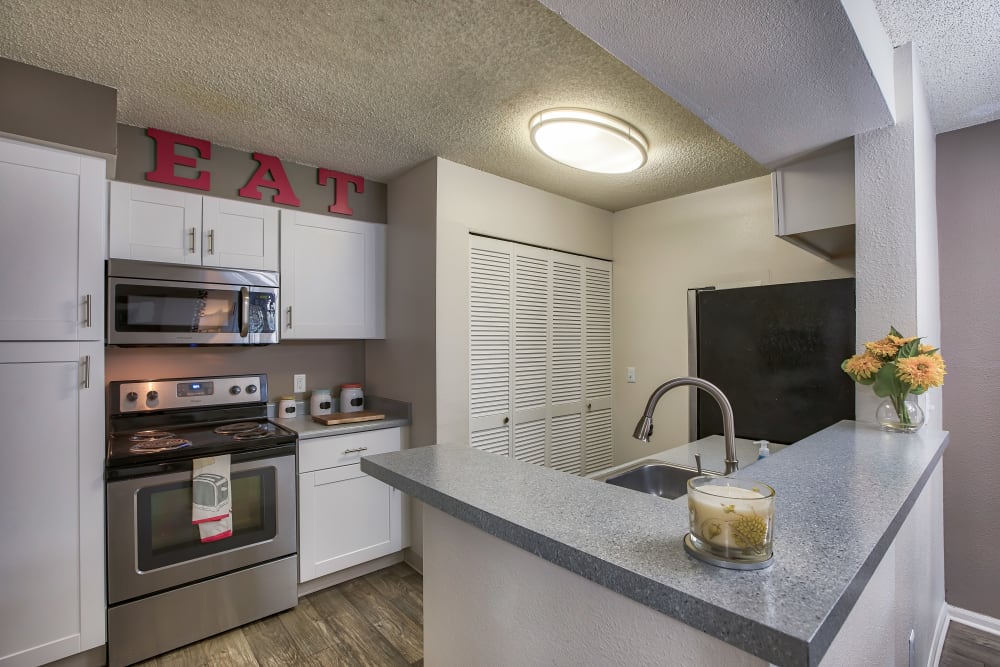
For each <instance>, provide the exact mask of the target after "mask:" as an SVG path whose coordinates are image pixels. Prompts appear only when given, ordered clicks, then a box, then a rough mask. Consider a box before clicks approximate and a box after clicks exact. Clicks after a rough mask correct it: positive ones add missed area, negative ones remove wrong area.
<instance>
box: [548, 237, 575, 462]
mask: <svg viewBox="0 0 1000 667" xmlns="http://www.w3.org/2000/svg"><path fill="white" fill-rule="evenodd" d="M551 255H552V353H551V356H550V359H551V361H550V378H551V380H550V382H551V392H550V394H549V414H550V418H551V422H550V424H551V436H550V439H549V443H550V445H549V459H548V465H549V467H552V468H555V469H557V470H564V471H566V472H571V473H577V474H578V473H580V472H582V469H583V466H582V455H583V414H582V412H583V267H582V266H581V264H580V260H581V259H582V258H580V257H576V256H573V255H565V254H563V253H556V252H552V253H551Z"/></svg>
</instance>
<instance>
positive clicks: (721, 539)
mask: <svg viewBox="0 0 1000 667" xmlns="http://www.w3.org/2000/svg"><path fill="white" fill-rule="evenodd" d="M765 488H766V487H765ZM768 491H770V489H769V488H768ZM773 500H774V496H773V492H770V493H764V492H762V491H761V490H760V489H758V488H742V487H740V486H731V485H724V484H711V483H708V484H703V485H699V486H696V487H693V490H692V491H690V492H689V493H688V508H689V510H690V515H691V532H692V533H693V534H694V536H695V537H697V538H699V539H700V540H701V541H702V542H704V543H706V544H708V545H710V546H711V547H716V548H719V549H720V550H721V551H723V552H724V553H725V554H726V555H727V556H737V557H738V556H743V555H752V554H758V553H762V552H769V551H770V544H771V526H772V524H773V519H774V502H773Z"/></svg>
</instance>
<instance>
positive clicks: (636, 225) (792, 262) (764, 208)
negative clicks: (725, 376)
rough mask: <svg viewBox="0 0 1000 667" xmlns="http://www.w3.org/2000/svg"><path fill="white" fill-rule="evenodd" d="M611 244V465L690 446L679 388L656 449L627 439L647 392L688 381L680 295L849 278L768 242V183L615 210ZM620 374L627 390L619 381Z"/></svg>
mask: <svg viewBox="0 0 1000 667" xmlns="http://www.w3.org/2000/svg"><path fill="white" fill-rule="evenodd" d="M613 239H614V291H613V299H614V314H613V324H612V331H613V332H614V336H613V339H614V343H613V344H614V351H613V358H614V383H613V384H614V417H615V425H614V428H615V462H616V463H623V462H625V461H630V460H632V459H636V458H641V457H642V456H646V455H648V454H649V453H650V452H653V451H660V450H663V449H665V448H667V447H670V446H673V445H678V444H681V443H684V442H687V441H688V440H689V438H688V393H687V392H688V390H684V391H681V390H678V391H674V392H671V393H670V394H669V395H667V396H665V397H664V398H663V400H661V401H660V404H659V406H658V407H657V411H656V429H655V434H654V436H653V438H654V440H653V442H654V443H655V445H653V444H644V443H641V442H639V441H638V440H635V439H633V438H632V437H631V436H632V429H633V428H634V427H635V422H636V420H637V419H638V417H639V415H640V414H642V410H643V407H644V406H645V403H646V399H647V398H648V397H649V394H650V393H651V392H652V391H653V389H655V388H656V386H657V385H659V384H660V383H662V382H664V381H666V380H668V379H670V378H673V377H677V376H680V375H688V356H687V350H688V348H687V344H688V340H687V290H688V289H689V288H692V287H705V286H709V285H714V286H717V287H719V286H724V285H727V284H729V285H732V284H738V283H746V282H756V283H759V284H764V285H768V284H777V283H787V282H802V281H807V280H824V279H831V278H845V277H850V276H851V275H853V271H852V267H851V262H850V261H846V262H843V261H842V262H839V263H833V262H828V261H825V260H822V259H820V258H818V257H816V256H814V255H812V254H810V253H808V252H806V251H804V250H801V249H799V248H797V247H796V246H794V245H792V244H791V243H788V242H787V241H783V240H781V239H778V238H775V236H774V221H773V217H772V198H771V181H770V177H769V176H763V177H760V178H755V179H751V180H748V181H742V182H740V183H734V184H732V185H725V186H722V187H718V188H714V189H711V190H705V191H702V192H696V193H693V194H689V195H684V196H682V197H675V198H673V199H666V200H664V201H660V202H655V203H652V204H647V205H645V206H639V207H636V208H632V209H628V210H625V211H620V212H618V213H616V214H615V215H614V223H613ZM628 366H635V367H636V375H637V382H636V383H635V384H628V383H626V382H625V369H626V367H628Z"/></svg>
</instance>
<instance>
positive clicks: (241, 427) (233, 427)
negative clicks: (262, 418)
mask: <svg viewBox="0 0 1000 667" xmlns="http://www.w3.org/2000/svg"><path fill="white" fill-rule="evenodd" d="M260 426H261V425H260V424H259V423H257V422H237V423H235V424H223V425H222V426H220V427H219V428H217V429H215V432H216V433H218V434H219V435H230V434H232V433H245V432H247V431H255V430H258V429H260Z"/></svg>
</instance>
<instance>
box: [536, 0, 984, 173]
mask: <svg viewBox="0 0 1000 667" xmlns="http://www.w3.org/2000/svg"><path fill="white" fill-rule="evenodd" d="M541 1H542V2H543V3H544V4H545V5H546V6H548V7H549V8H550V9H552V10H554V11H556V12H558V13H559V14H560V15H561V16H563V17H564V18H565V19H566V20H567V21H568V22H569V23H571V24H573V25H574V26H575V27H577V28H578V29H579V30H580V31H581V32H583V33H584V34H586V35H588V36H589V37H591V38H592V39H593V40H594V41H595V42H597V43H598V44H600V45H601V46H603V47H604V48H606V49H607V50H608V51H610V52H611V53H613V54H615V55H616V56H617V57H618V58H620V59H621V60H622V61H623V62H626V63H628V64H629V65H630V66H631V67H632V68H633V69H635V71H637V72H639V73H640V74H642V75H643V76H644V77H646V78H647V79H648V80H649V81H651V82H652V83H655V84H656V85H657V86H658V87H659V88H661V89H662V90H663V91H664V92H666V93H667V94H668V95H671V96H672V97H673V98H674V99H676V100H677V101H679V102H680V103H682V104H683V105H684V106H685V107H687V108H688V109H690V110H692V111H694V112H695V113H696V114H697V115H698V116H699V117H701V118H703V119H704V120H705V121H706V122H707V123H708V124H709V125H711V126H712V127H713V128H715V129H716V130H718V131H719V132H720V133H721V134H722V135H723V136H725V137H727V138H728V139H729V140H731V141H733V142H734V143H736V144H737V145H738V146H739V147H740V148H742V149H743V150H744V151H746V152H747V153H748V154H749V155H750V156H751V157H752V158H754V159H755V160H757V161H758V162H760V163H762V164H764V165H766V166H776V165H779V164H781V163H783V162H786V161H787V160H788V159H789V158H793V157H798V156H801V155H803V154H806V153H809V152H811V151H813V150H816V149H818V148H821V147H823V146H827V145H829V144H831V143H833V142H835V141H838V140H840V139H844V138H846V137H851V136H854V135H857V134H860V133H862V132H866V131H868V130H873V129H876V128H880V127H885V126H887V125H889V124H891V123H892V122H893V117H892V112H891V110H890V108H889V105H888V104H887V102H886V96H885V94H884V92H883V90H882V87H881V86H880V85H879V84H880V81H879V78H878V76H877V75H876V73H875V72H876V71H878V70H877V68H875V69H874V71H873V67H872V65H871V59H870V57H871V54H870V53H869V52H868V51H866V49H865V45H863V44H862V40H861V39H860V38H859V36H858V33H857V32H856V31H855V28H854V26H855V22H854V20H853V19H852V17H851V16H849V14H848V12H847V10H846V9H845V7H844V4H848V3H846V2H845V3H844V4H842V3H841V1H840V0H805V1H803V0H726V2H719V0H684V2H664V0H541ZM998 1H1000V0H998ZM851 4H852V5H854V6H856V7H861V8H864V5H863V2H857V1H855V2H852V3H851ZM867 9H868V10H869V11H868V12H863V11H859V12H858V14H862V15H866V16H867V17H869V18H870V19H871V22H873V23H874V24H875V25H876V26H877V25H878V20H879V19H878V16H877V14H876V13H875V10H874V8H873V7H871V6H870V5H868V6H867ZM878 37H879V38H880V40H879V41H880V44H879V45H880V46H881V47H882V50H883V53H882V55H883V56H884V59H885V61H887V62H888V63H891V61H892V49H891V47H890V46H889V43H888V40H887V39H886V37H885V34H884V33H882V32H881V31H879V33H878ZM875 62H879V61H878V59H876V60H875ZM887 69H888V68H887ZM887 74H888V72H887ZM890 75H891V74H890Z"/></svg>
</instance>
